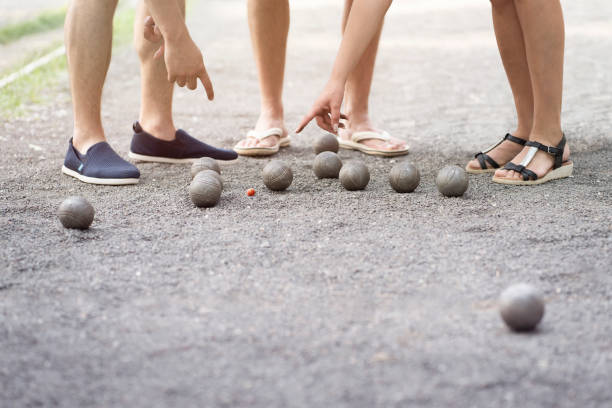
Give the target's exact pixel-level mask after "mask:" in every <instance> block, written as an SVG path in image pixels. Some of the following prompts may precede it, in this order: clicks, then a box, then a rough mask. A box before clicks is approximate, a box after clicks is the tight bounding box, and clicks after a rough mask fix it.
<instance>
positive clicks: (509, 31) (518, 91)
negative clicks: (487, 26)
mask: <svg viewBox="0 0 612 408" xmlns="http://www.w3.org/2000/svg"><path fill="white" fill-rule="evenodd" d="M491 3H492V5H493V7H492V14H493V26H494V28H495V37H496V38H497V47H498V48H499V54H500V56H501V59H502V62H503V64H504V68H505V70H506V75H507V77H508V82H509V83H510V87H511V88H512V94H513V95H514V105H515V107H516V112H517V118H518V123H517V127H516V129H515V130H514V131H513V132H512V135H514V136H516V137H520V138H521V139H525V140H529V135H530V133H531V128H532V127H533V92H532V89H531V76H530V74H529V65H528V64H527V53H526V51H525V41H524V39H523V30H522V29H521V23H520V21H519V18H518V14H517V12H516V7H515V6H514V1H513V0H493V1H492V2H491ZM521 150H522V146H521V145H519V144H517V143H514V142H510V141H505V142H503V143H502V144H500V145H499V146H498V147H496V148H495V149H493V150H491V151H490V152H488V153H487V154H488V155H489V156H491V158H492V159H493V160H495V161H496V162H497V163H499V164H500V165H503V164H504V163H507V162H508V161H510V160H512V158H513V157H514V156H516V155H517V154H518V153H519V152H520V151H521ZM468 166H469V167H471V168H473V169H481V167H480V163H479V162H478V160H476V159H474V160H472V161H470V162H469V164H468ZM487 167H491V165H490V164H489V163H487Z"/></svg>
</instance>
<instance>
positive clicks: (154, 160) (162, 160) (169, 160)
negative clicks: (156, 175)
mask: <svg viewBox="0 0 612 408" xmlns="http://www.w3.org/2000/svg"><path fill="white" fill-rule="evenodd" d="M128 157H129V158H130V159H132V160H137V161H141V162H149V163H169V164H181V163H193V162H195V161H196V160H198V158H197V157H194V158H191V159H172V158H170V157H158V156H145V155H144V154H138V153H134V152H132V151H130V152H128Z"/></svg>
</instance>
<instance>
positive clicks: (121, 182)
mask: <svg viewBox="0 0 612 408" xmlns="http://www.w3.org/2000/svg"><path fill="white" fill-rule="evenodd" d="M62 173H64V174H65V175H67V176H70V177H74V178H75V179H77V180H80V181H82V182H83V183H88V184H100V185H103V186H125V185H128V184H138V179H137V178H122V179H121V178H120V179H102V178H96V177H87V176H84V175H82V174H79V173H77V172H76V171H74V170H70V169H69V168H68V167H66V166H62Z"/></svg>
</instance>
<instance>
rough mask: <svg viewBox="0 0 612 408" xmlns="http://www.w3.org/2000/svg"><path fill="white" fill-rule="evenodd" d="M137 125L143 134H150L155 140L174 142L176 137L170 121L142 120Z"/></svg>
mask: <svg viewBox="0 0 612 408" xmlns="http://www.w3.org/2000/svg"><path fill="white" fill-rule="evenodd" d="M139 123H140V126H141V127H142V129H143V130H144V131H145V132H147V133H149V134H151V135H152V136H153V137H155V138H156V139H161V140H174V138H175V137H176V127H174V123H172V121H164V122H160V121H150V120H147V119H146V118H143V119H142V120H140V121H139Z"/></svg>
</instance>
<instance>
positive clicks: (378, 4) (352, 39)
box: [331, 0, 392, 82]
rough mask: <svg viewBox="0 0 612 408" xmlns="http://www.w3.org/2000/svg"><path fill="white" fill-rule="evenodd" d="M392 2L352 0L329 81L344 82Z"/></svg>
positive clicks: (379, 25) (378, 27) (388, 0)
mask: <svg viewBox="0 0 612 408" xmlns="http://www.w3.org/2000/svg"><path fill="white" fill-rule="evenodd" d="M391 3H392V0H353V4H352V7H351V11H350V14H349V16H348V21H347V23H346V28H345V30H344V35H343V37H342V43H341V44H340V49H339V51H338V54H337V56H336V60H335V62H334V67H333V70H332V75H331V80H333V81H340V82H346V80H347V78H348V76H349V74H350V73H351V71H352V70H353V69H354V68H355V66H357V64H358V63H359V60H360V59H361V57H362V55H363V53H364V52H365V50H366V49H367V47H368V45H369V44H370V42H371V41H372V39H373V38H374V36H375V35H376V33H377V32H378V30H379V29H380V27H381V25H382V23H383V19H384V17H385V14H386V13H387V10H388V9H389V6H390V5H391Z"/></svg>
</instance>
